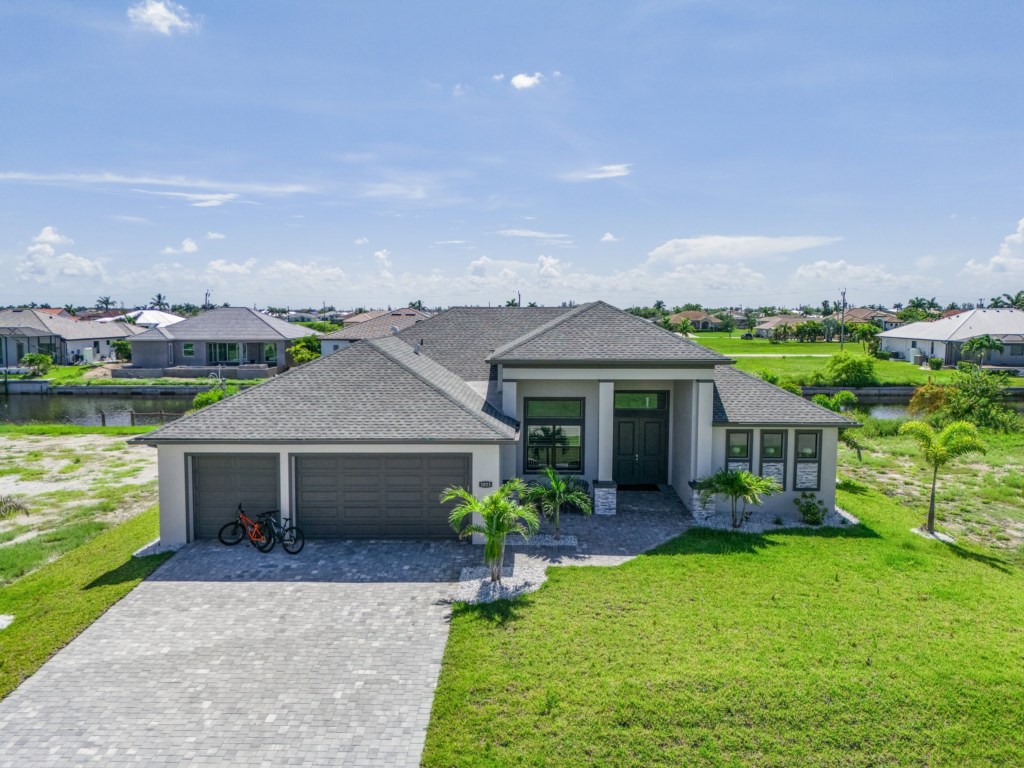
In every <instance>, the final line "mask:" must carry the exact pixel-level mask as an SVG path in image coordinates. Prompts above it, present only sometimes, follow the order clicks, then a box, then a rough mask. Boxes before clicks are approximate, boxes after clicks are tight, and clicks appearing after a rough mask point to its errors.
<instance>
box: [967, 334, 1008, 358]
mask: <svg viewBox="0 0 1024 768" xmlns="http://www.w3.org/2000/svg"><path fill="white" fill-rule="evenodd" d="M960 351H961V352H963V353H964V354H965V355H968V356H970V357H973V358H975V359H976V360H977V361H978V365H981V364H982V363H983V362H985V359H986V358H988V356H989V354H990V353H992V352H1002V351H1003V342H1002V341H1000V340H999V339H993V338H992V337H991V336H989V335H988V334H985V335H984V336H975V337H974V338H973V339H968V340H967V341H965V342H964V343H963V346H962V347H961V348H960Z"/></svg>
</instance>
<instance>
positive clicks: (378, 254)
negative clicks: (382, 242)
mask: <svg viewBox="0 0 1024 768" xmlns="http://www.w3.org/2000/svg"><path fill="white" fill-rule="evenodd" d="M373 258H375V259H376V260H377V261H378V262H379V263H380V265H381V266H382V267H383V268H384V269H391V251H389V250H388V249H387V248H381V249H380V250H379V251H374V252H373Z"/></svg>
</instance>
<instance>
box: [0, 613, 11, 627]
mask: <svg viewBox="0 0 1024 768" xmlns="http://www.w3.org/2000/svg"><path fill="white" fill-rule="evenodd" d="M12 621H14V616H12V615H11V614H9V613H0V629H7V628H8V627H9V626H11V622H12Z"/></svg>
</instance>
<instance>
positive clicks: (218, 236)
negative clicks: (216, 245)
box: [206, 232, 228, 240]
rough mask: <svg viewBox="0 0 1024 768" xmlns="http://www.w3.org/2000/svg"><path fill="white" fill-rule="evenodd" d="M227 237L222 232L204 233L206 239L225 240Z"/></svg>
mask: <svg viewBox="0 0 1024 768" xmlns="http://www.w3.org/2000/svg"><path fill="white" fill-rule="evenodd" d="M227 237H228V236H227V235H225V234H224V233H223V232H207V233H206V239H207V240H226V239H227Z"/></svg>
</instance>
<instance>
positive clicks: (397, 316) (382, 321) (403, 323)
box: [321, 307, 430, 341]
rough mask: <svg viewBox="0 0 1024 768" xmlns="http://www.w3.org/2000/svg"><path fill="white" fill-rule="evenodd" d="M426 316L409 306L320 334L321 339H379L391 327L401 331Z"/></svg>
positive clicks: (389, 332)
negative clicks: (323, 334)
mask: <svg viewBox="0 0 1024 768" xmlns="http://www.w3.org/2000/svg"><path fill="white" fill-rule="evenodd" d="M428 317H430V315H428V314H427V313H426V312H420V311H419V310H418V309H410V308H409V307H406V308H405V309H395V310H392V311H391V312H387V313H386V314H383V315H379V316H378V317H375V318H373V319H372V320H367V321H365V322H362V323H356V324H355V325H346V326H345V327H344V328H340V329H339V330H337V331H332V332H331V333H328V334H327V335H326V336H322V337H321V340H328V339H343V340H348V341H356V340H357V339H379V338H381V337H383V336H389V335H390V334H391V331H392V329H393V328H398V330H400V331H401V330H403V329H405V328H408V327H409V326H411V325H415V324H416V323H418V322H420V321H422V320H426V319H427V318H428Z"/></svg>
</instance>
